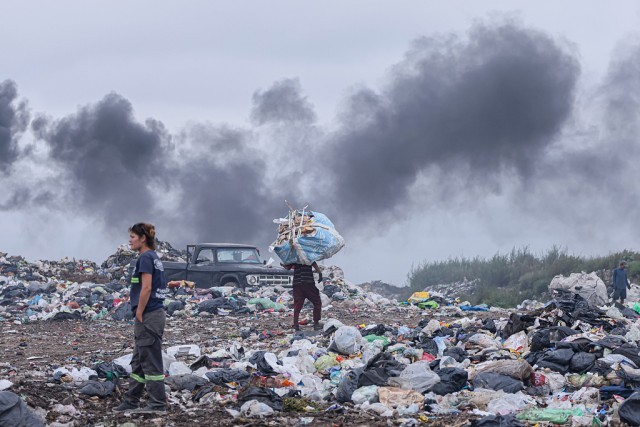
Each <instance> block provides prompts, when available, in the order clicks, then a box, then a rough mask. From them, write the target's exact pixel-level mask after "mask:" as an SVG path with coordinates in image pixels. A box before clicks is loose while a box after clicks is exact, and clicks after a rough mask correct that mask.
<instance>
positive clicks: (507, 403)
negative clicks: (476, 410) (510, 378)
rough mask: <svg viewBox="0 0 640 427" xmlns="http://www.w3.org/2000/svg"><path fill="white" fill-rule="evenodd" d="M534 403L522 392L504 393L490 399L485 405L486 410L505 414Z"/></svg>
mask: <svg viewBox="0 0 640 427" xmlns="http://www.w3.org/2000/svg"><path fill="white" fill-rule="evenodd" d="M534 403H535V400H533V399H532V398H531V397H529V396H527V395H526V394H523V393H522V392H518V393H514V394H505V395H503V396H501V397H499V398H497V399H492V400H491V401H490V402H489V404H488V405H487V412H491V413H494V414H498V415H506V414H510V413H512V412H517V411H520V410H522V409H524V408H526V407H527V406H529V405H532V404H534Z"/></svg>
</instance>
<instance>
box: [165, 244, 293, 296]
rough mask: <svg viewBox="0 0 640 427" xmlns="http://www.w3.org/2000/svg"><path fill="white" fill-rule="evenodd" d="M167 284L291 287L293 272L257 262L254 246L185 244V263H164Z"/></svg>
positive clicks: (206, 286) (256, 249)
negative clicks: (174, 282) (178, 282)
mask: <svg viewBox="0 0 640 427" xmlns="http://www.w3.org/2000/svg"><path fill="white" fill-rule="evenodd" d="M162 264H163V265H164V274H165V278H166V279H167V281H170V280H189V281H192V282H195V283H196V287H198V288H210V287H212V286H237V287H241V288H244V287H246V286H262V285H280V286H286V287H291V286H292V283H293V272H292V271H289V270H285V269H283V268H280V267H271V266H267V265H266V261H260V251H259V250H258V248H256V247H255V246H251V245H240V244H235V243H199V244H196V245H187V262H186V263H184V262H168V261H163V263H162Z"/></svg>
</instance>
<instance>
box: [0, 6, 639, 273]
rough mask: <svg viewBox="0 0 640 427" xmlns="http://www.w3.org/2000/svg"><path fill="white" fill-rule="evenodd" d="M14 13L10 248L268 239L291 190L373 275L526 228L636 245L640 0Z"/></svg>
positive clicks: (537, 240)
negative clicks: (132, 234) (146, 232)
mask: <svg viewBox="0 0 640 427" xmlns="http://www.w3.org/2000/svg"><path fill="white" fill-rule="evenodd" d="M2 15H3V17H2V25H0V39H1V40H3V43H0V64H1V67H0V85H3V86H0V89H2V90H0V188H1V189H2V190H1V191H0V251H2V252H9V253H10V254H19V255H23V256H25V257H27V258H28V259H31V260H34V259H40V258H43V259H59V258H61V257H63V256H70V257H77V258H89V259H93V260H95V261H98V262H101V261H102V260H103V259H104V258H105V257H106V256H107V255H108V254H110V253H113V252H114V250H115V248H116V247H117V245H118V244H120V243H123V242H125V241H126V240H127V232H126V225H125V224H131V223H134V222H136V221H139V220H149V221H152V222H155V223H156V224H157V225H158V236H159V238H160V239H162V240H169V241H171V242H173V243H175V244H176V245H182V244H185V243H187V242H193V241H195V240H207V241H212V240H213V241H220V240H225V241H229V240H231V241H237V242H244V243H255V244H257V245H259V246H261V247H263V248H264V247H266V246H267V245H268V244H269V243H270V240H271V239H273V238H275V234H274V233H275V229H274V226H273V224H272V223H271V220H272V219H273V218H274V217H275V216H278V215H284V214H285V213H286V210H285V209H286V208H285V205H284V200H285V199H288V200H292V201H295V202H296V203H298V204H299V205H304V204H307V203H308V204H310V205H311V206H312V207H313V208H314V209H316V210H318V211H321V212H324V213H326V214H327V215H329V217H331V218H333V219H334V220H335V222H336V225H337V227H338V230H339V231H340V232H341V233H342V234H343V235H345V237H346V239H347V246H346V247H345V249H344V250H343V251H342V252H341V253H340V254H339V255H338V256H336V258H335V259H334V260H331V262H330V263H336V264H338V265H341V266H342V267H343V269H344V270H345V272H346V275H347V278H349V279H350V280H352V281H354V282H362V281H366V280H373V279H381V280H384V281H388V282H392V283H394V284H403V283H404V282H405V280H406V275H407V273H408V272H409V270H410V269H411V266H412V265H418V264H419V263H420V262H422V261H424V260H442V259H446V258H448V257H455V256H476V255H481V256H491V255H493V254H495V253H496V252H506V251H509V250H510V249H511V248H513V247H522V246H529V247H530V248H531V249H532V250H534V251H536V252H538V251H543V250H546V249H548V248H549V247H551V246H552V245H560V246H563V247H567V248H568V250H569V252H572V253H576V254H580V255H597V254H606V253H609V252H611V251H617V250H622V249H625V248H627V249H637V238H638V232H637V225H636V224H637V218H638V215H637V214H638V213H640V212H638V204H637V200H636V198H637V196H638V195H639V194H640V191H639V190H638V189H636V187H637V185H636V182H637V179H638V172H637V167H635V166H634V164H633V161H632V160H633V158H635V159H637V154H638V151H639V150H638V148H639V146H638V136H640V131H639V130H640V124H639V123H640V95H639V94H640V48H639V47H638V45H637V41H638V40H640V39H638V31H637V29H638V28H640V5H638V3H637V2H635V1H617V2H615V3H611V2H609V3H605V2H599V1H585V0H579V1H578V0H577V1H562V2H556V1H553V2H552V1H538V2H533V1H527V2H524V1H512V0H511V1H489V0H486V1H482V2H476V1H447V2H441V1H394V2H389V1H373V0H366V1H365V0H362V1H349V2H344V1H341V2H337V1H324V2H301V1H270V2H247V1H228V2H212V1H190V2H181V3H180V2H169V1H157V0H156V1H136V2H124V1H109V2H106V1H104V2H102V1H99V2H80V1H75V2H73V1H56V2H33V1H20V2H17V1H14V2H5V3H4V6H3V11H2ZM3 82H4V83H3ZM3 94H4V98H3ZM3 99H4V104H3V103H2V102H3ZM24 102H26V104H24ZM147 119H152V121H147ZM3 120H4V121H3ZM3 132H4V133H3ZM635 163H636V164H637V161H636V162H635Z"/></svg>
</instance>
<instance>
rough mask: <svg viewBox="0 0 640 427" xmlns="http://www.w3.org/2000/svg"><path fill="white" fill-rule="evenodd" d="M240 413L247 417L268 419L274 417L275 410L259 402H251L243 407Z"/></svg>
mask: <svg viewBox="0 0 640 427" xmlns="http://www.w3.org/2000/svg"><path fill="white" fill-rule="evenodd" d="M240 413H241V414H242V415H243V416H245V417H267V416H269V415H273V408H272V407H270V406H269V405H267V404H264V403H262V402H258V401H257V400H249V401H248V402H245V403H244V404H243V405H242V407H241V408H240Z"/></svg>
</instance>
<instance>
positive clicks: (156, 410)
mask: <svg viewBox="0 0 640 427" xmlns="http://www.w3.org/2000/svg"><path fill="white" fill-rule="evenodd" d="M167 412H168V411H167V408H166V407H165V406H162V407H155V408H154V407H152V406H145V407H144V408H139V409H136V410H134V411H132V413H134V414H158V415H161V414H166V413H167Z"/></svg>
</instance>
